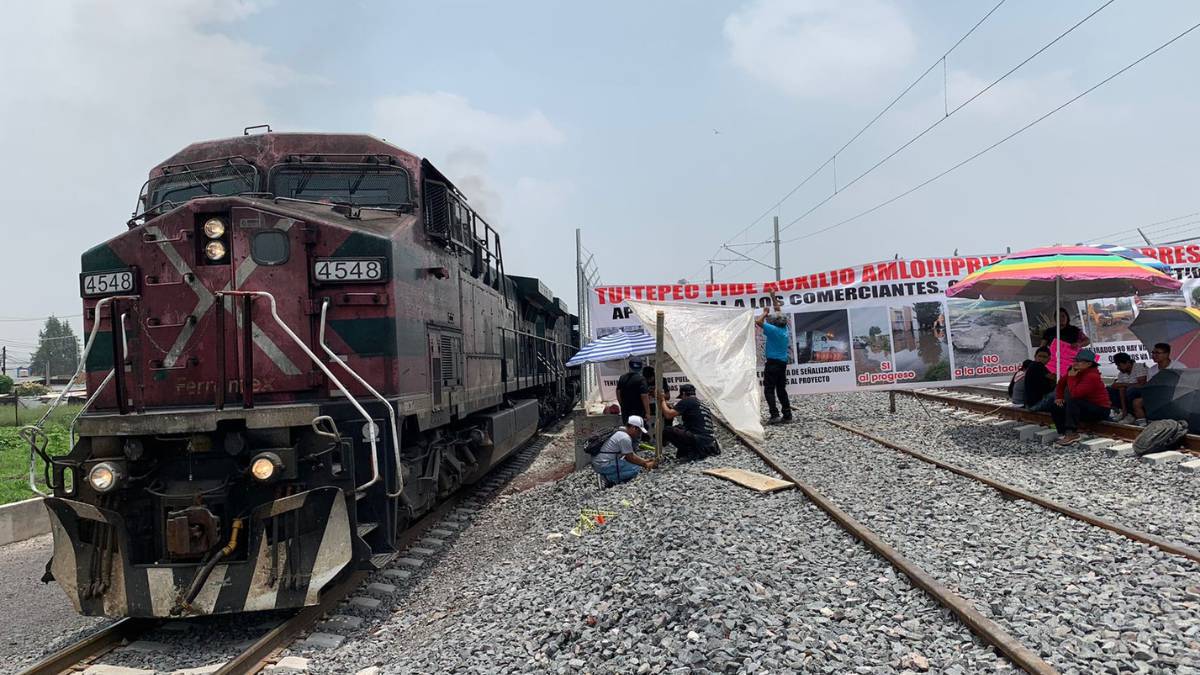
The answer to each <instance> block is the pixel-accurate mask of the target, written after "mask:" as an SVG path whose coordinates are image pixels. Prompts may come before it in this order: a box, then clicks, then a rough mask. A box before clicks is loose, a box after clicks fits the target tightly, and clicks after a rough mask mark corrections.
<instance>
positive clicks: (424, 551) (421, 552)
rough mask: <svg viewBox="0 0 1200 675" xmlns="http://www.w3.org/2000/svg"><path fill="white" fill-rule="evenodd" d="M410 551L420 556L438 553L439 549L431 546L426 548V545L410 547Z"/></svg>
mask: <svg viewBox="0 0 1200 675" xmlns="http://www.w3.org/2000/svg"><path fill="white" fill-rule="evenodd" d="M408 552H409V553H411V554H413V555H419V556H431V555H433V554H434V553H437V551H435V550H433V549H431V548H425V547H424V546H414V547H412V548H410V549H408Z"/></svg>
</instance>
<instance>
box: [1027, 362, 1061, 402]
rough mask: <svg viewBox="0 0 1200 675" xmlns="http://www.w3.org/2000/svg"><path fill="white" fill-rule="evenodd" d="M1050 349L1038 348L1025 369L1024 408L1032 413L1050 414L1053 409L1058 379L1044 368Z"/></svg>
mask: <svg viewBox="0 0 1200 675" xmlns="http://www.w3.org/2000/svg"><path fill="white" fill-rule="evenodd" d="M1049 362H1050V348H1049V347H1038V348H1037V351H1036V352H1034V353H1033V361H1032V362H1030V363H1029V366H1028V367H1026V369H1025V382H1024V385H1025V407H1026V408H1029V409H1030V410H1032V411H1034V412H1050V409H1051V408H1052V407H1054V386H1055V384H1057V380H1058V378H1056V377H1054V373H1052V372H1050V369H1049V368H1048V367H1046V364H1047V363H1049Z"/></svg>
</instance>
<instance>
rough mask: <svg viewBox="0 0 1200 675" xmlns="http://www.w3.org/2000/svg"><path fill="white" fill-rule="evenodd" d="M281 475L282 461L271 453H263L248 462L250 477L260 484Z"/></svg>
mask: <svg viewBox="0 0 1200 675" xmlns="http://www.w3.org/2000/svg"><path fill="white" fill-rule="evenodd" d="M281 473H283V460H282V459H280V458H279V455H277V454H275V453H273V452H263V453H260V454H258V455H256V456H255V457H254V459H253V460H251V462H250V475H251V476H254V479H255V480H257V481H260V482H263V483H265V482H267V481H270V480H274V479H275V478H276V477H277V476H279V474H281Z"/></svg>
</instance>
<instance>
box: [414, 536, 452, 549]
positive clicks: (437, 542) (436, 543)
mask: <svg viewBox="0 0 1200 675" xmlns="http://www.w3.org/2000/svg"><path fill="white" fill-rule="evenodd" d="M419 543H420V544H421V545H422V546H424V547H426V548H435V549H436V548H441V547H443V546H445V545H446V540H445V539H438V538H436V537H425V538H424V539H422V540H421V541H420V542H419Z"/></svg>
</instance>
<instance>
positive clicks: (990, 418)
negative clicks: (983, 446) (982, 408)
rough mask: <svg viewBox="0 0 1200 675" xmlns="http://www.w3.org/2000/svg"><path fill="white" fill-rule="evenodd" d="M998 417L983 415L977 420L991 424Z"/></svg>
mask: <svg viewBox="0 0 1200 675" xmlns="http://www.w3.org/2000/svg"><path fill="white" fill-rule="evenodd" d="M999 419H1000V418H999V417H996V416H995V415H984V416H982V417H980V418H979V421H980V422H982V423H983V424H993V423H995V422H996V421H997V420H999Z"/></svg>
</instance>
